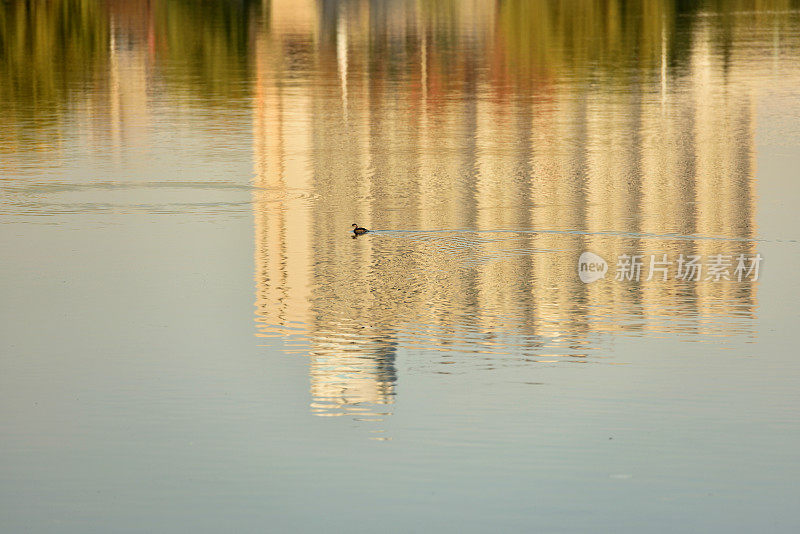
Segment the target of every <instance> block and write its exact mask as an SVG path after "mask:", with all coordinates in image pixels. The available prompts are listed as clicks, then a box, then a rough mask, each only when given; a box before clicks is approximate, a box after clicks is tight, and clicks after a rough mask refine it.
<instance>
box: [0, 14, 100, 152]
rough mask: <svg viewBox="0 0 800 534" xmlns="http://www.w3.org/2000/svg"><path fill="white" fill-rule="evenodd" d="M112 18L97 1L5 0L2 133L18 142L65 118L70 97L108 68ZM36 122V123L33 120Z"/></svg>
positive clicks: (0, 51) (0, 25)
mask: <svg viewBox="0 0 800 534" xmlns="http://www.w3.org/2000/svg"><path fill="white" fill-rule="evenodd" d="M108 35H109V22H108V17H107V14H106V13H105V12H104V10H103V9H102V4H100V3H99V2H96V1H95V0H57V1H50V2H5V3H4V4H3V7H2V9H0V102H2V103H3V104H2V105H3V113H2V117H0V121H2V127H0V136H3V137H8V138H10V139H9V144H11V145H13V144H16V143H17V142H20V141H25V140H26V136H28V135H30V134H31V129H36V128H45V127H48V126H52V125H53V124H54V123H57V122H58V121H59V119H60V118H61V116H62V114H63V112H64V108H65V104H66V103H67V102H68V97H69V96H70V93H71V92H73V91H78V90H80V89H82V88H83V87H86V86H87V85H89V86H91V84H92V83H94V82H96V81H100V82H102V80H103V76H105V74H106V72H107V70H106V69H107V67H108V63H107V60H108ZM31 121H32V122H31Z"/></svg>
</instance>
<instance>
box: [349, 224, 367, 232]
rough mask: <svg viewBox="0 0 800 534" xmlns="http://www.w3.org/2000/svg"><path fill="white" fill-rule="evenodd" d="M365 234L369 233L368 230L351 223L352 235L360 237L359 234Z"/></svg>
mask: <svg viewBox="0 0 800 534" xmlns="http://www.w3.org/2000/svg"><path fill="white" fill-rule="evenodd" d="M367 232H369V230H367V229H366V228H361V227H360V226H359V225H357V224H356V223H353V233H354V234H356V235H361V234H366V233H367Z"/></svg>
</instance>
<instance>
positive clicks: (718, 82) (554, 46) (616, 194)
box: [253, 2, 787, 415]
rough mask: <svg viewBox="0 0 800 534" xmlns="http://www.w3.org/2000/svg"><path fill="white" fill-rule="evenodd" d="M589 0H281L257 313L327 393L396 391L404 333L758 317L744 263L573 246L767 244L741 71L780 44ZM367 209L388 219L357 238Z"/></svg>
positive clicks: (358, 399)
mask: <svg viewBox="0 0 800 534" xmlns="http://www.w3.org/2000/svg"><path fill="white" fill-rule="evenodd" d="M586 4H587V5H586V6H584V7H586V9H585V10H582V9H578V10H568V9H565V6H564V5H562V4H559V3H557V2H556V3H548V2H542V3H521V2H500V3H498V4H493V3H490V2H484V3H481V2H474V3H469V2H468V3H463V4H459V5H458V6H457V7H456V6H455V4H453V5H450V4H448V7H449V10H446V11H444V12H443V11H442V10H441V9H442V8H443V6H444V3H436V2H431V3H426V2H422V3H396V4H370V3H364V2H346V3H342V4H337V5H333V4H327V3H322V4H320V7H319V8H318V9H317V8H316V4H313V3H307V4H304V7H302V8H296V7H292V8H289V7H286V8H285V9H284V6H283V4H282V3H281V2H273V3H272V11H271V14H270V19H269V26H268V28H269V29H268V31H265V32H263V33H259V34H258V35H257V37H256V41H255V45H254V46H255V58H254V64H255V70H256V76H255V78H256V81H255V96H254V98H255V104H254V110H255V116H254V132H253V139H254V156H255V162H256V163H255V172H256V185H257V186H258V187H259V190H258V191H257V192H256V193H255V199H254V200H255V202H254V213H255V219H256V269H257V316H258V323H259V330H260V335H263V336H273V335H281V336H286V337H287V340H288V341H287V344H288V345H289V346H294V348H295V349H296V350H297V351H298V352H301V353H305V354H309V357H310V359H311V364H310V375H311V384H312V386H311V391H312V395H313V397H314V399H315V401H314V403H313V405H312V408H313V409H314V410H315V411H316V412H318V413H320V414H325V415H331V414H335V415H338V414H342V413H360V412H364V413H367V414H369V413H375V412H378V413H380V412H385V411H386V407H384V408H379V407H378V406H377V405H385V404H389V403H391V401H392V396H393V393H394V391H393V389H394V382H395V379H396V371H395V367H394V358H395V353H396V351H397V348H398V347H404V348H405V349H406V350H411V351H415V350H425V351H431V353H432V354H435V353H437V352H441V353H445V354H454V353H455V354H459V353H460V354H465V353H466V354H469V353H474V354H498V355H502V354H516V355H528V356H530V358H525V359H524V361H522V360H520V362H518V363H521V364H524V362H528V361H535V362H560V361H586V359H587V358H589V359H591V358H595V359H597V358H600V354H601V352H598V351H597V350H596V349H598V348H602V343H603V341H602V340H603V339H604V338H603V336H604V335H605V334H608V333H615V332H616V333H624V334H629V335H636V333H637V332H640V333H643V332H646V333H648V334H649V335H658V334H659V333H662V334H668V333H683V334H689V335H694V336H696V337H695V338H696V339H698V340H701V339H703V336H729V335H732V334H734V333H742V334H747V333H748V332H749V325H748V322H747V320H748V319H750V318H752V317H753V315H754V313H755V308H756V287H755V286H756V284H755V283H710V282H709V283H687V282H681V281H677V280H674V279H671V280H668V281H658V280H654V281H651V282H644V281H643V282H641V283H627V284H626V283H622V282H613V281H605V282H600V283H595V284H592V285H585V284H583V283H581V282H580V281H579V280H578V277H577V273H576V259H577V256H578V254H580V252H582V251H584V250H591V251H596V252H599V253H600V254H601V255H603V256H604V257H606V258H607V259H613V258H616V257H617V256H618V255H619V254H625V253H628V254H633V253H644V254H649V253H653V254H656V253H657V254H661V253H666V254H669V255H670V257H677V255H678V254H685V255H688V254H700V255H703V257H708V256H710V255H712V254H717V253H723V254H730V255H733V256H734V257H735V256H736V255H738V254H746V255H753V254H755V253H756V248H755V243H754V239H755V237H756V228H755V196H756V191H755V182H754V178H755V157H754V136H755V104H754V98H755V96H754V90H753V87H751V83H750V80H751V77H752V72H751V70H752V69H753V68H757V65H758V62H759V61H761V59H762V58H761V57H760V56H759V54H758V52H759V51H760V52H761V53H762V54H767V53H769V48H768V47H767V46H765V47H764V49H763V50H760V49H759V48H758V47H757V46H755V47H754V46H753V45H752V43H742V44H740V43H739V42H738V41H737V39H736V38H735V37H734V38H733V39H731V40H730V41H729V42H726V43H724V46H725V47H726V49H725V50H724V51H722V52H721V51H720V36H719V35H718V34H717V32H719V31H720V28H719V25H717V24H715V23H709V22H707V21H704V20H703V19H701V18H699V17H698V20H697V21H696V23H695V24H692V25H690V26H688V25H687V24H686V21H681V20H679V17H678V16H676V13H675V12H674V9H673V8H672V7H671V4H670V3H663V2H644V3H643V8H642V9H643V11H642V12H641V13H636V14H634V15H631V14H630V13H628V14H627V16H629V17H630V16H633V17H634V18H635V22H633V21H630V20H629V21H627V22H626V21H625V20H622V19H623V18H624V16H623V15H622V14H621V11H620V8H621V4H618V3H615V2H611V3H603V4H602V5H601V4H600V3H591V2H587V3H586ZM291 5H292V6H296V5H297V4H296V3H294V2H293V3H291ZM287 6H288V4H287ZM742 7H743V8H746V7H747V6H742ZM772 7H778V8H780V7H787V6H774V5H773V6H772ZM722 15H726V16H728V17H730V16H732V15H729V14H727V13H722ZM779 18H780V17H778V16H776V15H772V16H761V15H759V16H758V17H756V19H757V21H758V20H760V21H761V23H763V24H773V25H775V24H779V21H778V19H779ZM598 20H602V21H603V22H604V23H603V24H593V22H595V21H598ZM681 22H683V27H680V28H679V27H677V25H678V24H679V23H681ZM741 22H742V19H739V18H734V20H733V22H732V23H731V24H732V25H733V27H732V29H731V30H730V31H732V32H733V34H734V35H738V34H744V33H745V32H746V31H752V30H751V29H747V28H744V27H742V26H744V25H743V24H742V23H741ZM747 23H748V24H750V23H752V20H750V19H748V20H747ZM531 27H535V28H536V31H530V28H531ZM726 30H727V28H726ZM681 32H684V34H683V35H681ZM578 36H580V38H578ZM726 37H727V36H726ZM748 37H750V38H752V35H748ZM727 38H730V37H727ZM744 39H745V37H742V40H744ZM631 50H636V51H637V53H633V52H631ZM754 51H755V52H754ZM354 221H355V222H358V223H359V224H362V225H365V226H367V227H369V228H374V229H377V230H378V231H377V232H373V233H371V234H368V235H367V236H363V237H361V238H358V239H357V240H355V241H354V240H351V239H349V238H348V236H347V231H348V230H349V228H350V224H351V223H352V222H354ZM711 238H714V239H711ZM612 267H613V265H612ZM445 358H446V359H450V358H451V356H447V355H446V356H445ZM554 358H555V359H554ZM448 363H450V362H448ZM487 365H488V366H489V367H491V365H492V364H487ZM370 407H372V408H370Z"/></svg>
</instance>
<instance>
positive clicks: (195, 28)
mask: <svg viewBox="0 0 800 534" xmlns="http://www.w3.org/2000/svg"><path fill="white" fill-rule="evenodd" d="M256 3H257V2H256V1H255V0H240V1H236V2H204V1H200V0H170V1H160V2H155V4H154V5H155V9H154V11H155V25H156V34H157V36H158V46H157V50H158V56H159V57H158V61H159V65H160V67H161V69H162V70H161V72H162V75H163V76H164V78H165V80H166V81H167V82H168V84H169V85H170V86H171V87H173V88H176V89H179V90H186V91H190V92H192V93H193V94H196V95H197V96H198V97H200V98H201V99H203V100H204V101H206V102H209V101H210V102H213V103H215V104H218V105H225V104H226V103H227V102H228V101H229V100H230V99H236V98H244V97H247V96H248V95H249V87H248V86H247V84H246V83H245V82H246V81H247V80H248V79H249V77H248V76H249V71H250V44H251V43H250V32H251V29H252V28H251V19H252V18H253V16H254V15H255V14H256V13H258V11H257V10H256V9H255V4H256ZM232 104H233V105H237V106H238V105H240V104H241V101H240V100H234V101H233V102H232Z"/></svg>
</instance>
